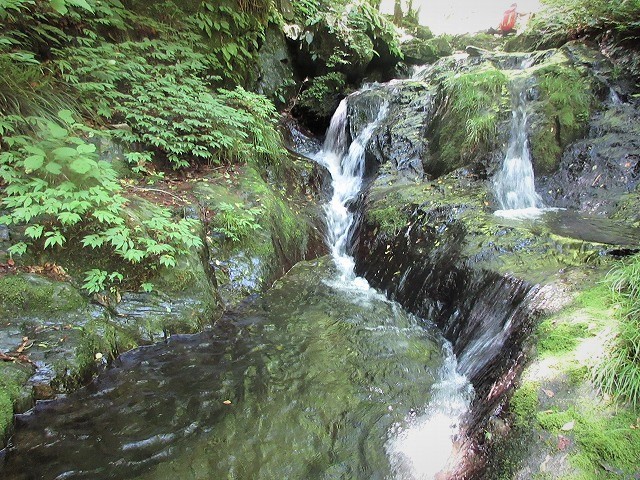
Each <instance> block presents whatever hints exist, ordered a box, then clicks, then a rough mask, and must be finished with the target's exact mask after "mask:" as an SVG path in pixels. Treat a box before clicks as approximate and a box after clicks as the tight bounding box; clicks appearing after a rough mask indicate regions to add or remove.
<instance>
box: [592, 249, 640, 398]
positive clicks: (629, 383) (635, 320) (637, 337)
mask: <svg viewBox="0 0 640 480" xmlns="http://www.w3.org/2000/svg"><path fill="white" fill-rule="evenodd" d="M609 282H610V285H611V291H612V296H613V298H612V300H613V302H614V304H615V305H616V307H617V310H616V314H617V318H618V320H619V325H618V328H617V331H614V333H613V335H612V337H611V338H610V340H609V343H608V345H607V355H606V356H605V357H604V358H603V359H602V361H601V362H600V363H599V364H598V365H597V366H596V369H595V374H594V377H595V381H596V383H597V384H598V385H600V387H601V388H602V390H603V391H605V392H606V393H610V394H613V395H616V396H618V397H619V398H620V399H622V400H624V401H628V402H630V403H631V404H632V405H633V406H634V407H639V406H640V256H638V255H636V256H634V257H632V258H631V259H630V260H627V261H625V262H622V263H620V265H618V266H617V267H616V268H614V269H613V270H612V271H611V272H610V274H609Z"/></svg>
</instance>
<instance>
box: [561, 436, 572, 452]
mask: <svg viewBox="0 0 640 480" xmlns="http://www.w3.org/2000/svg"><path fill="white" fill-rule="evenodd" d="M569 445H571V440H569V438H568V437H565V436H564V435H558V450H560V451H561V452H563V451H565V450H566V449H567V448H568V447H569Z"/></svg>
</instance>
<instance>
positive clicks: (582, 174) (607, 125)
mask: <svg viewBox="0 0 640 480" xmlns="http://www.w3.org/2000/svg"><path fill="white" fill-rule="evenodd" d="M639 125H640V108H639V107H638V106H637V105H635V104H634V103H621V102H620V101H617V102H616V101H615V100H612V101H611V102H610V103H609V104H608V106H607V108H606V109H605V110H603V111H601V112H598V113H597V114H596V115H595V116H594V118H593V119H592V120H591V122H590V130H589V135H588V137H587V138H585V139H583V140H579V141H578V142H575V143H574V144H572V145H571V146H570V147H569V149H567V151H565V154H564V155H563V158H562V162H561V164H560V168H559V169H558V171H557V172H555V173H554V174H552V175H549V176H547V177H544V178H542V179H541V180H540V182H539V185H540V188H539V190H540V193H541V195H542V196H543V198H544V200H545V203H547V204H548V205H554V206H556V207H561V208H569V209H573V210H579V211H583V212H588V213H595V214H601V215H602V214H604V215H611V214H612V213H613V212H614V211H615V207H616V204H617V202H618V201H619V199H620V197H621V196H622V195H624V194H626V193H629V192H632V191H633V190H634V189H635V187H636V186H637V185H638V181H639V180H640V127H639Z"/></svg>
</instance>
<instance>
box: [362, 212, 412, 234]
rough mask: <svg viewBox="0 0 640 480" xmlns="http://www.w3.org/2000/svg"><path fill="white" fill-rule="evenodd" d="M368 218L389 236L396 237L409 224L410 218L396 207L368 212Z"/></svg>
mask: <svg viewBox="0 0 640 480" xmlns="http://www.w3.org/2000/svg"><path fill="white" fill-rule="evenodd" d="M367 217H368V219H369V220H370V221H372V222H374V223H375V224H376V225H378V227H379V228H380V229H381V230H382V231H383V232H385V233H387V234H388V235H395V234H397V233H398V231H399V230H400V229H401V228H402V227H404V226H405V225H406V224H407V221H408V220H409V217H408V216H407V215H406V214H405V213H404V211H403V210H401V209H398V207H396V206H388V207H385V208H376V209H373V210H369V211H368V212H367Z"/></svg>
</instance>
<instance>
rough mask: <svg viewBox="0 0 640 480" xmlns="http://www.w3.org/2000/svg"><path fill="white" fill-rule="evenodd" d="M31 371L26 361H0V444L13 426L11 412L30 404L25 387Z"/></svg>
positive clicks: (29, 397) (30, 366) (3, 442)
mask: <svg viewBox="0 0 640 480" xmlns="http://www.w3.org/2000/svg"><path fill="white" fill-rule="evenodd" d="M32 373H33V367H32V365H31V364H28V363H9V362H1V363H0V446H2V445H4V444H5V442H6V440H7V439H8V435H9V434H10V432H11V429H12V427H13V412H14V410H16V411H20V412H21V411H25V410H26V409H27V408H29V407H30V406H31V404H32V403H31V392H30V388H28V387H25V386H24V384H25V383H26V381H27V379H28V378H29V377H30V376H31V374H32Z"/></svg>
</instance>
